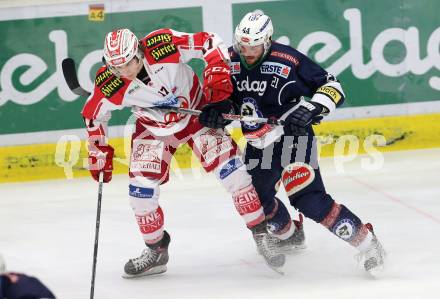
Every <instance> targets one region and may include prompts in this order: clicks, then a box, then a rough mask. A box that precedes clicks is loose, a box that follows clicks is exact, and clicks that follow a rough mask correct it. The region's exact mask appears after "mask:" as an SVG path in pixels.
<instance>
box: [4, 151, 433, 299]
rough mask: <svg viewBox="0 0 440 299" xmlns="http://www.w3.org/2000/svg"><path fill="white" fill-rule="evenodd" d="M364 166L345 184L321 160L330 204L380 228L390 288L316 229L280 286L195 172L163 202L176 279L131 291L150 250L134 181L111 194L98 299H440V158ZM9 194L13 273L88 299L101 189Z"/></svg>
mask: <svg viewBox="0 0 440 299" xmlns="http://www.w3.org/2000/svg"><path fill="white" fill-rule="evenodd" d="M362 158H364V159H365V158H367V156H363V157H362V156H359V157H357V158H356V159H355V160H354V161H352V162H350V163H346V164H344V165H343V167H344V170H345V171H344V172H343V173H340V172H338V171H336V168H335V163H334V160H333V159H323V160H322V161H321V169H322V173H323V177H324V182H325V183H326V187H327V191H328V192H329V193H330V194H331V195H332V196H333V198H334V199H335V200H337V201H338V202H340V203H343V204H345V205H347V206H348V207H349V208H350V209H351V210H352V211H354V212H355V213H356V214H357V215H358V216H360V217H361V219H362V220H363V221H364V222H371V223H373V224H374V227H375V231H376V234H377V235H378V237H379V239H380V240H381V242H382V243H383V245H384V246H385V249H386V250H387V253H388V261H387V262H388V263H387V267H386V269H385V271H384V273H383V274H382V277H380V278H375V279H373V278H371V277H369V276H368V275H367V274H366V273H364V271H363V270H362V269H359V268H358V266H357V264H356V261H355V259H354V255H355V254H356V253H357V252H356V250H355V249H353V248H352V247H350V246H349V245H347V244H346V243H345V242H343V241H341V240H339V239H338V238H336V237H335V236H334V235H332V234H330V233H329V232H328V231H327V230H325V229H324V228H323V227H322V226H320V225H318V224H316V223H314V222H312V221H310V220H306V221H305V231H306V238H307V246H308V247H307V249H305V250H304V251H302V252H299V253H296V254H294V255H289V256H288V261H287V263H286V265H285V266H284V271H285V275H284V276H280V275H278V274H276V273H275V272H273V271H271V270H270V269H269V268H268V267H267V266H266V265H265V264H264V262H263V260H262V258H261V257H260V256H258V255H257V253H256V250H255V246H254V243H253V240H252V238H251V234H250V232H249V231H248V230H247V229H246V228H245V225H244V222H243V220H242V219H241V218H240V217H239V216H238V214H237V213H236V211H235V209H234V207H233V204H232V200H231V199H230V198H229V196H228V194H227V193H226V192H225V191H223V189H222V188H221V187H220V185H219V183H218V182H217V181H216V180H215V179H214V178H213V176H212V175H207V174H204V173H200V172H198V171H196V172H195V173H186V174H184V175H182V176H181V175H173V176H172V177H171V181H170V182H169V183H167V184H166V185H164V186H163V188H162V190H161V199H160V202H161V206H162V207H163V210H164V213H165V225H166V229H167V230H168V232H169V233H170V234H171V244H170V248H169V252H170V262H169V263H168V272H166V273H165V274H162V275H159V276H155V277H143V278H138V279H132V280H127V279H123V278H121V273H122V270H123V266H124V263H125V262H126V261H127V260H128V258H131V257H136V256H138V255H139V254H140V252H141V250H142V249H143V242H142V239H141V236H140V233H139V232H138V228H137V225H136V223H135V220H134V217H133V214H132V212H131V209H130V208H129V205H128V197H127V193H128V191H127V178H126V176H124V175H119V176H115V177H114V179H113V181H112V182H111V183H110V184H105V185H104V194H103V202H102V216H101V231H100V240H99V254H98V268H97V276H96V287H95V298H133V299H134V298H154V299H159V298H179V299H184V298H191V299H195V298H204V299H205V298H270V299H275V298H298V299H299V298H338V299H339V298H350V299H351V298H368V299H380V298H386V299H391V298H399V299H404V298H411V299H415V298H440V149H431V150H418V151H405V152H395V153H387V154H384V165H383V167H381V168H380V169H378V170H365V169H362V167H361V159H362ZM0 194H1V200H0V253H2V254H3V255H4V257H5V260H6V263H7V266H8V268H9V269H10V270H14V271H21V272H25V273H29V274H32V275H35V276H37V277H39V278H40V279H41V280H42V281H43V282H45V283H46V284H47V285H48V286H49V287H50V288H51V289H52V290H53V291H54V293H55V294H56V295H57V297H58V298H62V299H64V298H65V299H70V298H88V296H89V290H90V277H91V268H92V267H91V266H92V253H93V242H94V231H95V217H96V202H97V183H96V182H94V181H92V180H91V179H90V178H81V179H74V180H57V181H46V182H32V183H14V184H3V185H0ZM280 197H281V199H282V200H283V201H284V202H287V200H286V196H285V195H284V194H283V193H280ZM290 210H291V211H292V209H290ZM295 214H296V213H295Z"/></svg>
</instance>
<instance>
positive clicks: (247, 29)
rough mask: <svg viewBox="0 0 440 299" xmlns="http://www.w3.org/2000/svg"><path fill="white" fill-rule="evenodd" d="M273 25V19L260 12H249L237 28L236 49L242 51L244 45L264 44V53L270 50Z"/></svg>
mask: <svg viewBox="0 0 440 299" xmlns="http://www.w3.org/2000/svg"><path fill="white" fill-rule="evenodd" d="M272 34H273V26H272V21H271V19H270V18H269V17H268V16H266V15H265V14H262V13H259V12H249V13H247V14H246V15H245V16H244V17H243V19H241V21H240V23H239V24H238V25H237V27H236V28H235V34H234V50H235V51H236V52H237V53H240V45H242V46H251V47H253V46H258V45H263V46H264V55H265V54H266V53H267V51H269V48H270V44H271V41H272V39H271V38H272Z"/></svg>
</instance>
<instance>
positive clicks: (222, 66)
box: [203, 61, 232, 102]
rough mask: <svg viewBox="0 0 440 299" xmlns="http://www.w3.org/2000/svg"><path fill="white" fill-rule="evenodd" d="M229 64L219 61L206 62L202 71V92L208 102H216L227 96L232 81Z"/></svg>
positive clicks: (230, 90) (229, 93)
mask: <svg viewBox="0 0 440 299" xmlns="http://www.w3.org/2000/svg"><path fill="white" fill-rule="evenodd" d="M229 74H230V70H229V66H228V65H227V64H226V63H225V62H223V61H221V62H216V63H213V64H208V66H207V67H206V68H205V71H204V72H203V93H204V95H205V97H206V99H208V101H209V102H218V101H222V100H224V99H227V98H229V96H230V95H231V93H232V82H231V77H230V76H229Z"/></svg>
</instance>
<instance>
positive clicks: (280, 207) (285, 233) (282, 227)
mask: <svg viewBox="0 0 440 299" xmlns="http://www.w3.org/2000/svg"><path fill="white" fill-rule="evenodd" d="M274 202H275V205H274V209H273V211H272V212H271V213H270V214H266V219H267V225H268V228H269V230H270V232H271V233H273V234H275V235H277V237H278V238H279V239H282V240H284V239H287V238H289V237H290V236H291V235H292V234H293V232H294V230H295V227H294V226H293V225H292V218H291V217H290V214H289V211H288V210H287V208H286V206H285V205H284V203H283V202H282V201H281V200H279V199H278V198H277V197H275V198H274Z"/></svg>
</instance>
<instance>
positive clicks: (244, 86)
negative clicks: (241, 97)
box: [237, 76, 267, 96]
mask: <svg viewBox="0 0 440 299" xmlns="http://www.w3.org/2000/svg"><path fill="white" fill-rule="evenodd" d="M266 87H267V82H266V81H250V82H249V77H248V76H246V80H242V81H237V90H238V91H244V90H246V91H253V92H256V93H258V95H259V96H262V95H263V94H264V92H265V91H266Z"/></svg>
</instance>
